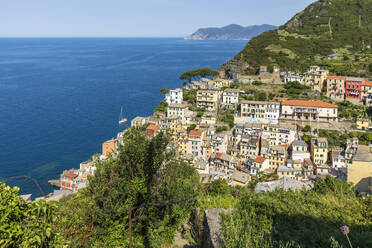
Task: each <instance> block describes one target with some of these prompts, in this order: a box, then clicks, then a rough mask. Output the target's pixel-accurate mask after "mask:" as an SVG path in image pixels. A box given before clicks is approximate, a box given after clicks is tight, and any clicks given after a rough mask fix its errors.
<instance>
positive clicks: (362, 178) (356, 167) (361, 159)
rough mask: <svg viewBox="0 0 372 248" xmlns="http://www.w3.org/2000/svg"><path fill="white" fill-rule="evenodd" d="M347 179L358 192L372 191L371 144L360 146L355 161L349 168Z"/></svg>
mask: <svg viewBox="0 0 372 248" xmlns="http://www.w3.org/2000/svg"><path fill="white" fill-rule="evenodd" d="M347 181H348V182H351V183H353V184H354V186H355V188H356V190H357V191H358V192H365V193H372V153H371V148H370V147H369V146H362V145H359V146H358V150H357V153H356V154H355V156H354V158H353V162H352V164H351V165H349V166H348V168H347Z"/></svg>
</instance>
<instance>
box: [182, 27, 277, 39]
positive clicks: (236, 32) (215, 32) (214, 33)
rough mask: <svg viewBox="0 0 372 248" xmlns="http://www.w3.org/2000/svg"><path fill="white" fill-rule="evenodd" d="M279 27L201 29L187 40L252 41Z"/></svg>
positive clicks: (187, 37)
mask: <svg viewBox="0 0 372 248" xmlns="http://www.w3.org/2000/svg"><path fill="white" fill-rule="evenodd" d="M277 28H278V27H277V26H273V25H268V24H263V25H253V26H248V27H243V26H240V25H237V24H231V25H228V26H225V27H222V28H201V29H198V30H197V31H196V32H195V33H193V34H192V35H189V36H186V37H185V40H250V39H252V38H253V37H255V36H257V35H259V34H261V33H263V32H266V31H268V30H273V29H277Z"/></svg>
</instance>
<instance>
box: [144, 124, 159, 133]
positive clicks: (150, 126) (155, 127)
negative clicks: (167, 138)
mask: <svg viewBox="0 0 372 248" xmlns="http://www.w3.org/2000/svg"><path fill="white" fill-rule="evenodd" d="M146 129H150V130H154V131H157V130H158V126H157V125H155V124H150V125H149V126H148V127H147V128H146Z"/></svg>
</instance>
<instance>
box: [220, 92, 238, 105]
mask: <svg viewBox="0 0 372 248" xmlns="http://www.w3.org/2000/svg"><path fill="white" fill-rule="evenodd" d="M239 92H240V90H238V89H226V90H225V91H224V92H223V93H222V104H223V105H225V106H236V105H237V104H238V103H239Z"/></svg>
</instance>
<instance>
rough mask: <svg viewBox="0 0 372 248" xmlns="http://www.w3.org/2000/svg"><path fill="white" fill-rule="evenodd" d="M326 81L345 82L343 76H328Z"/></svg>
mask: <svg viewBox="0 0 372 248" xmlns="http://www.w3.org/2000/svg"><path fill="white" fill-rule="evenodd" d="M328 79H341V80H345V77H344V76H328Z"/></svg>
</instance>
